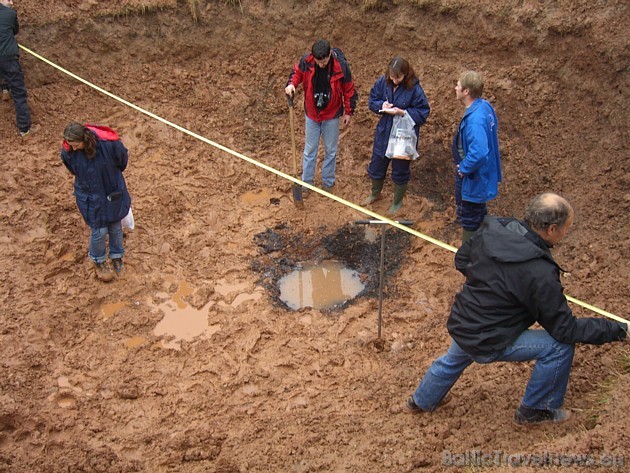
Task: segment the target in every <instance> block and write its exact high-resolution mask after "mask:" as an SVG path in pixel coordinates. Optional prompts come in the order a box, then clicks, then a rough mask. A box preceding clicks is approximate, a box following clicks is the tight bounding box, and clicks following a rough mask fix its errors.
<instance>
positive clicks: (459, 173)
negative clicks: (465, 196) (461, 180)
mask: <svg viewBox="0 0 630 473" xmlns="http://www.w3.org/2000/svg"><path fill="white" fill-rule="evenodd" d="M457 174H458V175H459V177H464V175H463V174H462V173H461V172H460V171H459V164H458V165H457Z"/></svg>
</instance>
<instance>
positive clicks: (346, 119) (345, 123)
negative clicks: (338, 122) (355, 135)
mask: <svg viewBox="0 0 630 473" xmlns="http://www.w3.org/2000/svg"><path fill="white" fill-rule="evenodd" d="M351 119H352V116H351V115H344V116H343V121H342V123H343V127H344V128H345V127H347V126H348V125H350V120H351Z"/></svg>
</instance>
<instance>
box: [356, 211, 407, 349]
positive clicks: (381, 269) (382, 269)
mask: <svg viewBox="0 0 630 473" xmlns="http://www.w3.org/2000/svg"><path fill="white" fill-rule="evenodd" d="M395 222H396V223H400V224H401V225H407V226H411V225H413V222H412V221H411V220H395ZM354 223H355V225H375V224H382V223H388V222H384V221H382V220H355V222H354ZM386 232H387V227H383V228H382V229H381V264H380V267H379V271H378V273H379V281H378V338H379V339H380V338H381V326H382V325H383V280H384V277H385V233H386Z"/></svg>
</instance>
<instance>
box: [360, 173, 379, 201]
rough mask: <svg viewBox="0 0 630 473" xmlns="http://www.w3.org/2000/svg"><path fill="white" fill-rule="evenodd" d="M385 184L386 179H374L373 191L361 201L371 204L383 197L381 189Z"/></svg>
mask: <svg viewBox="0 0 630 473" xmlns="http://www.w3.org/2000/svg"><path fill="white" fill-rule="evenodd" d="M383 184H385V179H372V193H371V194H370V195H369V196H368V198H367V199H365V200H364V201H363V202H362V203H361V205H363V206H366V205H370V204H371V203H373V202H376V201H377V200H379V199H380V198H382V197H383V196H382V195H381V191H382V190H383Z"/></svg>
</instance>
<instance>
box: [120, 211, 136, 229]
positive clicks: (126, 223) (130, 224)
mask: <svg viewBox="0 0 630 473" xmlns="http://www.w3.org/2000/svg"><path fill="white" fill-rule="evenodd" d="M120 223H121V225H122V227H123V228H128V229H129V230H133V229H134V228H135V227H136V221H135V220H134V219H133V212H132V210H131V207H129V213H128V214H127V216H126V217H125V218H123V219H122V221H121V222H120Z"/></svg>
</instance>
